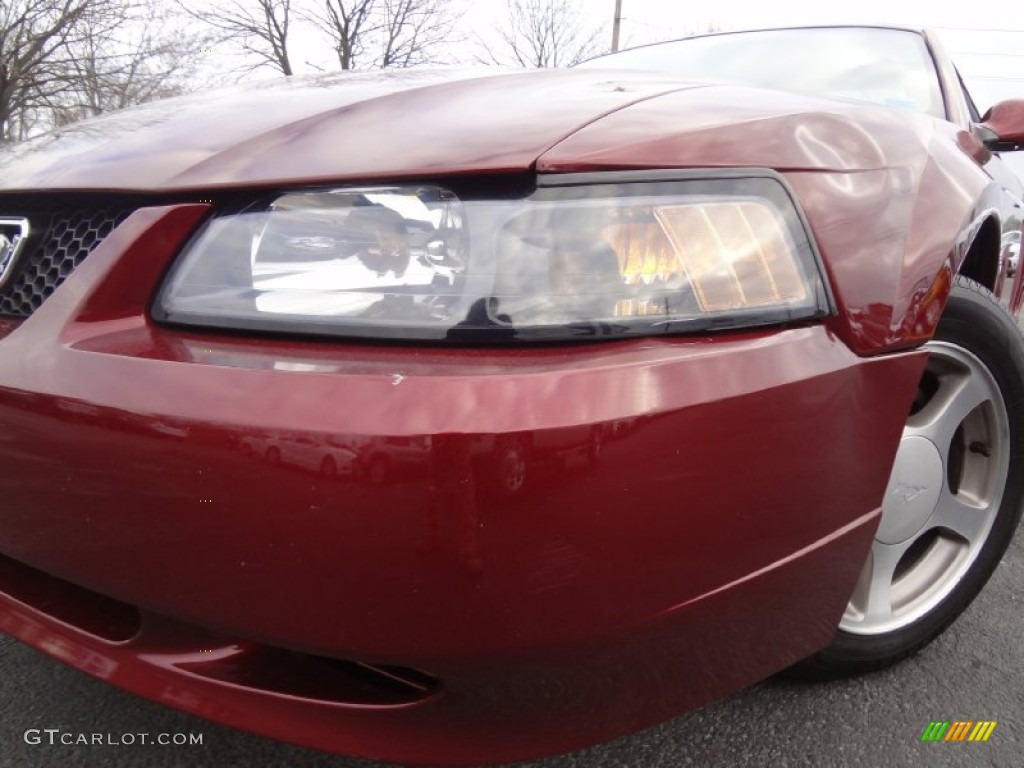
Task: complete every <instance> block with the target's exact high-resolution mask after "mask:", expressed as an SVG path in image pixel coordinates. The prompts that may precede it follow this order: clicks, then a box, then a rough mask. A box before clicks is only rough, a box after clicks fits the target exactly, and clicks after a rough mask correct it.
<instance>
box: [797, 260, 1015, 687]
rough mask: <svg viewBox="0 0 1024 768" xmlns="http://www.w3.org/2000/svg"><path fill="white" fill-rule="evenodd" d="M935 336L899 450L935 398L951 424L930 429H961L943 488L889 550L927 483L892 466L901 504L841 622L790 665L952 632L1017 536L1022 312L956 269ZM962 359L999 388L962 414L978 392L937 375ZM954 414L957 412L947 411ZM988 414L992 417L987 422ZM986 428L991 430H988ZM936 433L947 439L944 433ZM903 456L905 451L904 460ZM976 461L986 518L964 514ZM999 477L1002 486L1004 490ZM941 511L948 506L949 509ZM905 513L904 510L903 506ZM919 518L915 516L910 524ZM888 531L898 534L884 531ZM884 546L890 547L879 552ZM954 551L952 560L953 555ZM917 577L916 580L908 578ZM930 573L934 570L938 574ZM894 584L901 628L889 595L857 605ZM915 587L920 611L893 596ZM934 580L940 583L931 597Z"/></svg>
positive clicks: (980, 379) (978, 384) (839, 667)
mask: <svg viewBox="0 0 1024 768" xmlns="http://www.w3.org/2000/svg"><path fill="white" fill-rule="evenodd" d="M926 346H928V347H929V348H930V349H931V350H932V355H931V356H930V357H929V362H928V368H927V369H926V373H925V375H924V377H923V378H922V386H921V389H920V390H919V394H918V399H917V400H916V401H915V409H917V410H912V411H911V414H910V416H909V417H908V422H907V428H906V429H905V430H904V440H903V442H901V451H903V446H904V444H906V442H907V440H908V437H913V436H915V435H918V434H919V432H917V431H914V430H915V429H916V425H917V424H919V423H920V421H918V420H917V418H916V414H918V413H921V414H922V416H924V415H926V414H925V411H926V409H931V410H930V411H929V412H928V413H929V414H931V413H932V412H934V414H935V415H936V417H937V420H936V423H937V424H940V426H941V429H940V428H939V427H934V428H933V427H932V426H931V424H930V417H929V419H922V421H925V422H926V423H928V424H929V427H928V428H929V429H934V431H935V433H936V434H939V433H940V432H941V434H948V433H949V431H950V430H951V429H952V430H954V431H953V432H952V442H951V444H950V446H949V447H948V450H947V449H944V448H940V449H939V453H940V455H941V456H942V457H943V462H942V464H941V465H940V466H941V467H942V472H941V474H940V478H941V479H940V481H939V485H940V486H941V489H940V490H939V491H937V492H936V493H937V494H938V500H937V501H936V502H935V506H934V507H933V508H932V510H931V511H930V512H928V517H927V520H926V522H924V524H923V525H922V527H921V529H920V530H918V531H917V532H916V533H911V534H909V535H908V538H907V539H906V541H911V539H913V540H914V541H913V542H912V543H911V544H909V545H907V549H906V551H905V552H904V553H903V554H902V555H899V556H897V555H891V554H890V555H886V554H885V553H886V552H887V551H888V550H891V551H892V552H897V551H899V547H902V546H904V545H905V544H906V542H904V541H901V542H899V543H893V544H891V545H890V544H889V542H890V541H891V540H892V539H895V538H898V537H899V536H901V535H903V534H902V531H901V528H900V526H901V525H902V524H903V520H905V519H906V518H912V517H913V514H912V513H911V512H909V511H908V510H911V509H912V505H913V502H912V501H911V499H913V498H914V497H915V495H916V494H919V493H921V491H919V490H917V486H911V485H902V484H900V481H899V479H898V478H897V474H898V473H897V471H896V469H895V468H894V473H893V479H892V480H891V481H890V487H889V488H888V489H887V491H886V494H887V497H886V498H887V503H889V504H890V508H891V509H892V510H894V511H893V513H892V514H890V515H889V517H888V520H887V519H886V517H885V515H883V521H882V522H881V523H880V525H879V528H878V531H877V532H876V534H875V540H874V541H873V543H872V550H871V555H869V558H868V561H867V562H866V563H865V567H864V571H863V572H862V574H861V579H860V580H859V581H858V586H857V589H856V590H855V592H854V596H853V597H851V602H850V604H849V606H848V607H847V612H846V613H845V614H844V616H843V622H841V624H840V629H839V630H838V632H837V634H836V637H835V639H834V640H833V641H832V643H831V644H830V645H829V646H827V647H826V648H825V649H824V650H822V651H820V652H818V653H817V654H815V655H813V656H811V657H810V658H808V659H805V660H804V661H802V662H799V663H798V664H797V665H795V666H794V667H792V668H790V669H789V670H788V671H787V672H788V674H789V676H791V677H796V678H800V679H830V678H836V677H843V676H847V675H852V674H859V673H863V672H869V671H872V670H876V669H881V668H883V667H887V666H889V665H891V664H894V663H896V662H898V661H900V660H901V659H904V658H906V657H907V656H910V655H911V654H913V653H915V652H917V651H918V650H920V649H921V648H923V647H924V646H926V645H927V644H928V643H930V642H931V641H932V640H934V639H935V638H936V637H938V636H939V635H940V634H942V632H943V631H944V630H945V629H946V628H947V627H948V626H949V625H950V624H952V623H953V621H954V620H955V619H956V618H957V617H958V616H959V615H960V614H961V613H962V612H963V610H964V609H965V608H966V607H967V606H968V605H970V603H971V601H972V600H974V598H975V597H976V596H977V595H978V593H979V592H980V591H981V589H982V587H984V585H985V583H986V582H987V581H988V579H989V577H990V576H991V575H992V573H993V571H994V570H995V568H996V566H997V565H998V563H999V561H1000V559H1001V557H1002V555H1003V553H1004V552H1005V551H1006V548H1007V546H1009V544H1010V540H1011V539H1012V537H1013V534H1014V531H1015V530H1016V528H1017V524H1018V522H1019V521H1020V517H1021V507H1022V498H1024V472H1022V471H1019V469H1018V467H1019V464H1020V461H1021V458H1022V444H1024V339H1022V337H1021V333H1020V331H1019V330H1018V328H1017V325H1016V323H1015V322H1014V319H1013V317H1012V316H1011V315H1010V314H1009V313H1008V312H1007V311H1006V309H1005V308H1004V307H1003V306H1002V305H1000V304H999V302H998V301H997V300H996V299H995V297H994V296H993V295H992V293H991V292H989V291H988V290H986V289H985V288H984V287H982V286H981V285H979V284H978V283H976V282H974V281H972V280H968V279H966V278H963V277H957V278H956V281H955V283H954V285H953V290H952V293H951V295H950V298H949V302H948V303H947V305H946V308H945V311H944V313H943V315H942V318H941V319H940V321H939V325H938V328H937V330H936V333H935V337H934V340H933V341H932V342H930V343H929V345H926ZM965 352H966V353H968V354H964V353H965ZM957 359H960V360H963V361H967V364H968V367H967V368H965V373H964V374H963V376H964V377H965V379H964V381H965V382H967V381H968V380H969V379H970V377H971V376H974V377H976V378H975V379H974V380H973V382H972V383H971V384H970V386H971V389H972V390H975V389H976V390H977V392H982V391H984V392H986V393H988V396H989V398H990V399H988V400H985V399H982V400H981V402H980V404H979V405H978V406H977V407H975V408H974V409H973V410H970V411H969V412H967V413H966V415H965V416H964V418H963V419H962V421H959V422H957V418H956V417H957V416H958V414H959V412H960V411H961V410H962V409H966V408H969V407H970V403H971V402H973V399H972V398H973V397H974V395H970V396H969V395H960V394H956V395H955V396H952V395H947V394H942V393H943V392H945V390H944V389H943V388H944V387H951V386H952V385H950V384H945V383H943V381H942V380H940V379H939V378H938V376H937V375H936V372H937V371H938V372H939V373H941V372H942V371H943V370H951V371H953V374H952V375H949V376H948V379H949V380H950V381H956V378H955V377H956V376H957V375H961V374H959V373H957V372H956V368H955V366H956V365H957V362H956V361H957ZM950 361H952V362H950ZM976 362H980V363H981V364H982V365H983V366H984V369H987V372H988V374H990V376H986V375H985V371H984V370H982V369H979V368H977V367H976V366H975V367H974V368H973V369H972V368H971V367H970V366H971V365H973V364H974V363H976ZM944 365H950V366H951V368H949V369H944V368H943V366H944ZM960 386H962V387H963V389H962V390H956V391H957V392H960V391H963V392H967V391H969V390H967V388H966V387H967V385H966V384H963V385H960ZM950 391H953V390H950ZM958 398H962V399H963V401H964V404H963V405H959V406H958V405H956V402H957V399H958ZM1000 399H1001V406H1002V408H1003V410H1004V411H1005V416H1006V420H1005V422H1003V421H1002V420H1001V417H1000V416H999V404H997V403H996V400H1000ZM933 400H934V401H935V402H936V403H937V405H936V406H935V407H933V406H932V401H933ZM954 406H955V407H954ZM947 414H949V416H950V418H949V419H948V420H947V421H946V422H944V423H943V422H941V421H940V420H941V419H942V418H944V417H945V416H946V415H947ZM990 422H991V425H990V426H986V425H989V423H990ZM1003 427H1005V434H1004V429H1003ZM979 430H980V431H979ZM979 435H981V436H982V437H981V438H979ZM986 435H987V437H985V436H986ZM936 445H941V442H937V443H936ZM986 451H987V453H986ZM899 460H900V459H899V456H898V457H897V465H899ZM915 466H921V464H918V465H915ZM972 473H975V474H977V475H978V477H979V478H981V479H984V482H985V483H986V485H984V486H982V485H981V479H979V480H978V487H985V488H989V487H990V486H991V490H990V491H989V493H990V496H989V497H988V498H989V499H990V504H989V506H988V507H984V505H982V507H980V508H979V509H985V511H984V513H983V514H982V512H980V511H979V512H978V517H976V518H969V517H968V516H967V515H966V514H965V512H967V511H969V508H968V507H967V505H962V506H957V505H956V499H957V498H958V494H959V493H961V491H963V490H964V487H965V485H964V484H966V483H969V482H973V481H974V480H973V478H974V474H972ZM983 475H984V477H982V476H983ZM1000 485H1001V491H999V492H998V494H997V491H998V490H999V486H1000ZM907 488H910V489H911V491H910V493H904V491H905V490H906V489H907ZM890 494H892V495H893V496H894V497H895V496H898V495H899V494H903V495H902V496H899V498H898V500H896V501H891V500H890V499H889V495H890ZM948 499H952V500H953V501H952V503H950V502H949V501H944V500H948ZM926 505H927V501H924V502H922V505H919V506H918V509H920V508H922V507H923V508H925V509H927V506H926ZM950 510H952V512H951V511H950ZM940 514H942V515H944V516H943V517H939V515H940ZM900 515H904V516H905V517H904V518H901V517H900ZM954 515H960V517H954ZM983 515H984V516H987V518H986V522H984V523H982V522H981V521H982V518H983ZM941 520H947V521H948V520H955V521H956V522H954V523H953V527H952V528H946V527H944V525H943V524H942V523H941V522H934V521H941ZM915 522H916V521H911V524H914V523H915ZM961 523H962V524H961ZM929 526H934V528H929ZM986 526H987V527H986ZM954 528H955V530H954ZM965 530H968V531H975V532H976V536H975V538H974V539H973V540H972V539H971V537H970V535H968V534H965V533H964V531H965ZM880 536H883V537H888V538H887V540H886V541H880V540H879V537H880ZM950 542H952V543H950ZM957 546H959V547H960V548H961V549H962V551H963V552H964V556H963V557H964V560H963V562H962V563H961V564H960V565H957V566H955V567H954V565H952V564H950V565H948V567H947V568H946V570H942V569H941V568H940V567H936V566H935V565H934V563H943V562H945V561H943V560H940V559H935V560H934V563H933V562H932V560H929V559H928V558H929V557H932V556H933V555H934V553H935V551H937V550H939V549H941V548H942V547H947V548H949V547H957ZM876 551H877V552H879V553H880V554H879V556H878V557H877V558H876V556H875V553H876ZM951 551H954V550H951ZM947 560H949V562H950V563H952V562H954V561H952V560H951V559H949V558H947ZM876 561H877V562H886V561H888V562H890V563H891V562H896V563H897V565H896V568H895V571H893V577H892V580H891V582H890V584H889V586H888V587H886V586H885V584H886V580H887V578H888V577H887V576H886V575H885V574H887V573H888V571H886V570H885V569H884V568H881V567H879V568H876V565H875V563H876ZM926 566H927V567H926ZM901 569H902V570H901ZM956 569H960V570H956ZM908 577H910V581H909V582H908V583H909V585H910V586H909V587H906V588H904V582H905V581H906V580H907V579H908ZM929 578H932V579H933V580H932V583H931V584H930V585H929V583H928V579H929ZM911 588H912V589H911ZM886 589H887V590H888V597H889V600H888V614H890V615H891V616H892V617H893V618H892V623H891V628H890V624H889V623H887V622H886V621H885V619H884V617H885V616H886V607H885V602H886V601H884V600H882V601H877V602H878V603H880V604H882V606H883V607H882V608H881V609H879V610H878V612H877V613H876V614H872V613H871V612H870V609H869V608H867V607H865V608H864V609H863V610H862V611H858V610H857V609H856V606H857V596H858V591H859V593H860V594H861V595H863V596H864V599H863V601H862V603H861V605H863V606H870V605H871V598H870V597H869V595H870V594H871V593H872V591H873V590H874V591H875V593H876V594H883V591H884V590H886ZM913 590H917V592H916V593H917V594H919V595H920V597H919V598H918V601H919V602H918V603H917V604H915V603H914V602H913V601H912V600H911V601H910V602H909V603H907V605H909V606H911V608H914V607H915V605H916V607H917V610H918V611H920V610H923V613H921V615H917V612H916V611H914V610H908V611H907V613H906V616H905V618H904V619H903V620H901V619H900V617H899V616H898V615H897V613H898V612H897V611H896V610H894V608H893V606H895V605H896V604H897V601H896V596H897V594H901V595H906V594H915V592H914V591H913ZM928 590H931V596H930V597H929V596H928V595H929V593H928ZM936 600H937V602H934V601H936ZM872 616H873V617H874V618H872ZM879 617H881V618H879ZM872 621H873V622H874V623H872ZM844 627H845V628H844ZM851 630H852V631H851ZM869 630H870V631H869Z"/></svg>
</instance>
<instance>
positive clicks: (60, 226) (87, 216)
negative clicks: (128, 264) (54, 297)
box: [0, 198, 138, 317]
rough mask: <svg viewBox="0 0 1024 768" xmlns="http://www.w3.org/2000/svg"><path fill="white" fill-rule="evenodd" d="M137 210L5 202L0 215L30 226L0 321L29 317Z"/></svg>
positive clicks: (120, 205)
mask: <svg viewBox="0 0 1024 768" xmlns="http://www.w3.org/2000/svg"><path fill="white" fill-rule="evenodd" d="M137 207H138V204H137V203H133V201H129V200H127V199H124V198H122V199H117V200H102V199H99V200H95V201H92V202H87V201H85V200H83V199H82V198H78V199H76V200H74V201H70V200H37V201H33V200H26V199H24V198H22V199H21V200H18V199H14V200H3V199H0V215H2V216H19V217H24V218H26V219H28V220H29V226H30V234H29V237H28V238H27V239H26V242H25V250H24V252H23V253H22V254H21V255H20V256H19V258H18V262H17V263H16V264H13V265H11V268H12V269H14V270H15V273H14V275H12V277H11V278H10V281H9V282H8V283H7V285H6V287H5V288H4V290H3V293H2V294H0V315H12V316H15V317H28V316H29V315H31V314H32V313H33V312H35V311H36V310H37V309H39V307H40V306H41V305H42V303H43V302H44V301H45V300H46V299H47V298H48V297H49V296H50V295H51V294H52V293H53V292H54V291H55V290H56V289H57V286H59V285H60V284H61V283H63V282H64V280H66V279H67V277H68V275H70V274H71V273H72V272H73V271H74V269H75V268H76V267H77V266H78V265H79V264H81V263H82V261H84V260H85V257H86V256H88V255H89V254H90V253H91V252H92V251H93V249H94V248H96V246H97V245H99V244H100V243H101V242H102V241H103V238H105V237H106V236H107V235H109V234H110V233H111V231H112V230H113V229H114V227H116V226H117V225H118V224H120V223H121V222H122V221H124V220H125V219H126V218H128V216H129V215H130V214H131V213H132V212H133V211H134V210H135V209H136V208H137Z"/></svg>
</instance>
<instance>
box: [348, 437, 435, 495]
mask: <svg viewBox="0 0 1024 768" xmlns="http://www.w3.org/2000/svg"><path fill="white" fill-rule="evenodd" d="M355 447H356V451H357V454H358V467H359V472H360V473H361V474H362V475H364V476H365V477H366V478H367V479H368V480H369V481H370V482H371V483H375V484H378V483H383V482H384V481H385V480H387V479H388V478H389V477H394V476H395V475H396V474H397V475H398V476H399V477H402V476H408V475H409V474H410V473H412V474H413V475H414V476H415V475H419V476H423V475H424V474H425V473H426V471H427V467H428V462H429V461H430V437H406V436H389V437H383V438H376V439H373V440H365V441H361V442H356V443H355Z"/></svg>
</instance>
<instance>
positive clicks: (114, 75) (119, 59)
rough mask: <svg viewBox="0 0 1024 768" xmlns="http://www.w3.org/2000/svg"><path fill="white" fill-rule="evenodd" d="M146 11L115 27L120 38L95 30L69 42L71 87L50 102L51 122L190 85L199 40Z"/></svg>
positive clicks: (59, 122)
mask: <svg viewBox="0 0 1024 768" xmlns="http://www.w3.org/2000/svg"><path fill="white" fill-rule="evenodd" d="M168 24H169V20H168V19H167V18H166V17H163V16H159V15H157V16H154V15H146V17H145V18H135V19H132V20H131V23H126V24H124V25H122V26H123V28H122V27H119V28H118V33H119V34H118V39H117V40H116V41H114V40H108V39H105V38H104V36H103V35H102V34H100V33H99V31H94V33H92V34H90V35H88V36H87V37H86V38H85V39H84V40H83V41H82V42H80V43H79V44H77V45H74V46H72V56H71V58H70V60H69V62H68V77H70V78H71V79H72V82H73V87H71V88H70V89H68V90H67V91H66V92H65V93H64V94H63V95H62V98H60V99H57V100H51V102H50V103H49V104H48V107H49V109H50V113H51V117H52V123H53V124H54V125H63V124H66V123H70V122H74V121H75V120H80V119H82V118H85V117H90V116H93V115H98V114H100V113H102V112H107V111H110V110H114V109H123V108H124V107H128V106H131V105H132V104H140V103H142V102H146V101H152V100H154V99H161V98H166V97H168V96H174V95H177V94H180V93H182V92H184V91H186V90H188V89H189V86H190V84H191V83H192V82H193V77H194V73H195V70H196V68H197V66H198V59H199V55H200V49H201V46H202V45H203V42H201V40H200V39H198V38H196V37H195V36H193V35H190V34H189V33H187V32H183V31H180V30H174V29H172V28H169V27H168Z"/></svg>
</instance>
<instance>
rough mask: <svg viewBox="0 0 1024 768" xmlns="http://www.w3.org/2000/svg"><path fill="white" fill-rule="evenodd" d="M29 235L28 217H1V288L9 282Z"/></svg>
mask: <svg viewBox="0 0 1024 768" xmlns="http://www.w3.org/2000/svg"><path fill="white" fill-rule="evenodd" d="M27 236H28V219H4V218H0V288H3V286H4V283H5V282H7V278H8V276H9V275H10V274H11V266H12V265H13V264H14V263H15V261H17V258H18V254H19V253H20V252H21V249H22V245H23V244H24V242H25V238H26V237H27Z"/></svg>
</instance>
